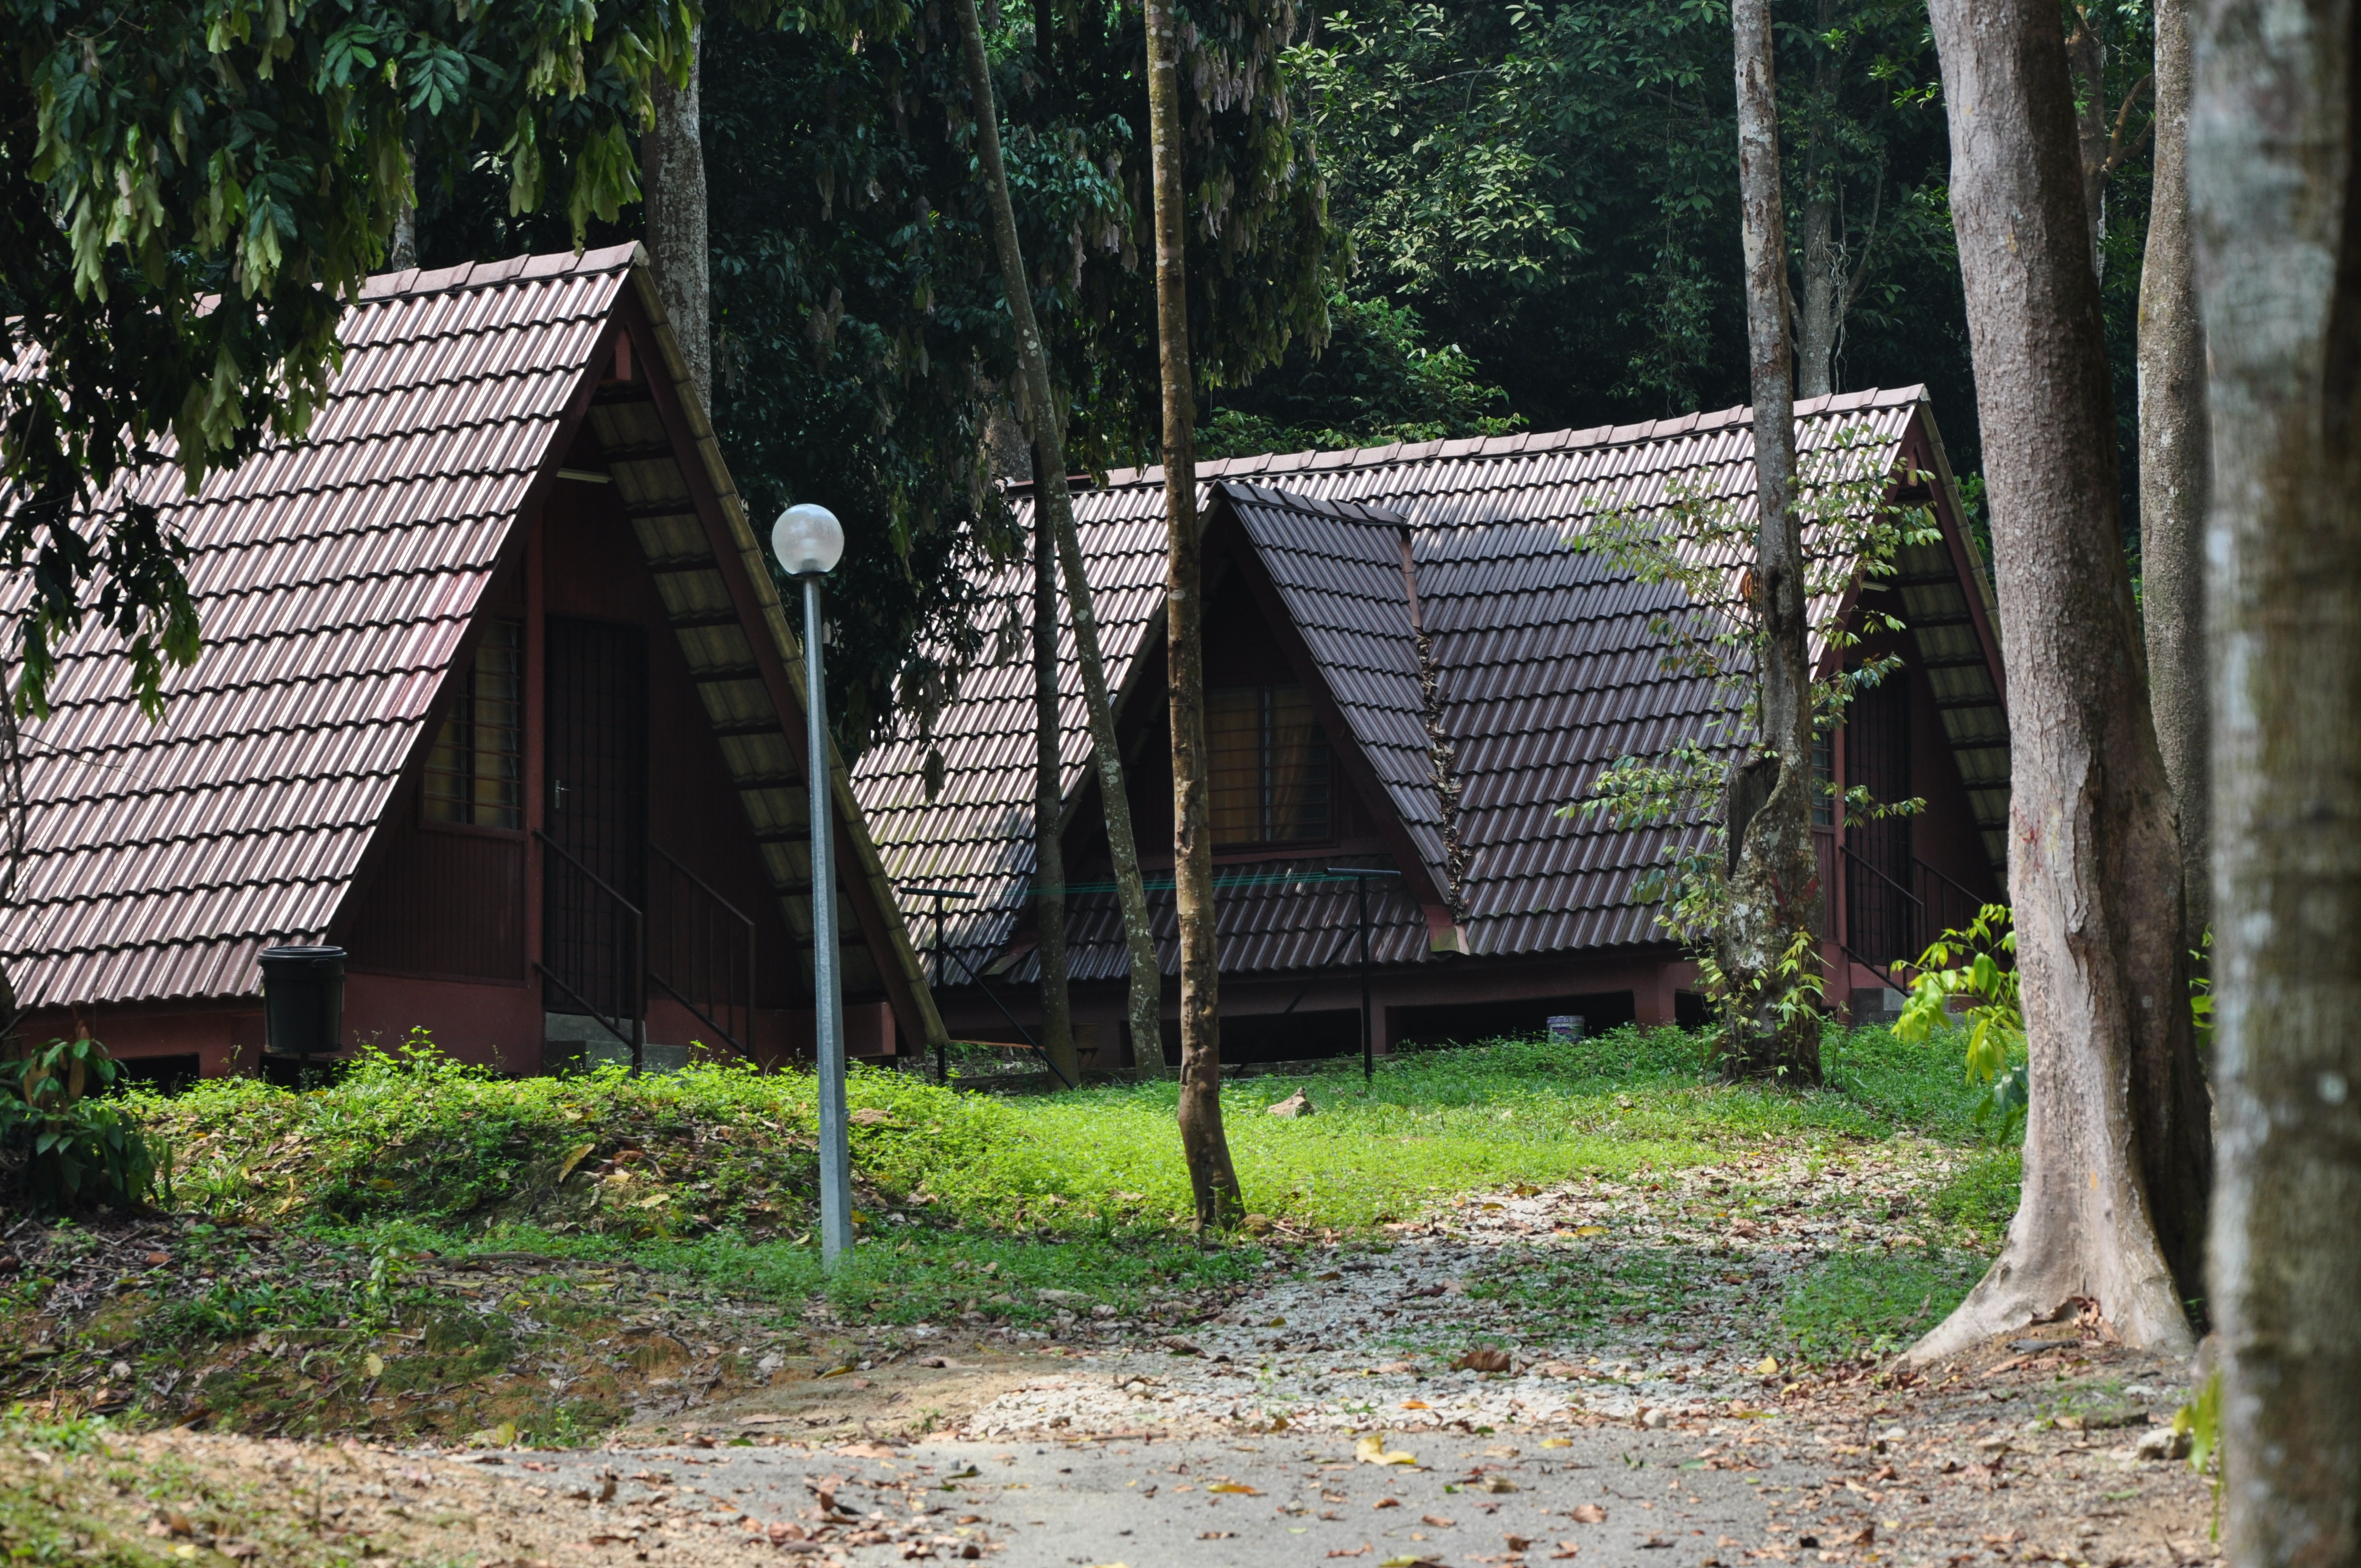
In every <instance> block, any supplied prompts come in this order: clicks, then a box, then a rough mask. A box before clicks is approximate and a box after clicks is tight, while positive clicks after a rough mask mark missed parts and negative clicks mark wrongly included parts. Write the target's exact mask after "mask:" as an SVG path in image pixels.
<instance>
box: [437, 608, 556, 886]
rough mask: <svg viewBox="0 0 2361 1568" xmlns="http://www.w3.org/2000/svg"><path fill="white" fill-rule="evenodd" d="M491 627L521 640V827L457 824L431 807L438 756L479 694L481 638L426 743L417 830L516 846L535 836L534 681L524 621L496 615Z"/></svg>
mask: <svg viewBox="0 0 2361 1568" xmlns="http://www.w3.org/2000/svg"><path fill="white" fill-rule="evenodd" d="M492 627H508V628H512V629H513V630H514V632H515V638H516V641H515V642H514V644H513V647H514V652H515V654H516V663H517V667H516V724H515V726H514V729H515V733H516V751H514V752H513V753H512V754H513V755H514V756H515V758H516V763H517V773H516V806H515V808H514V809H515V812H516V826H515V827H513V828H510V827H504V826H501V825H500V824H498V823H492V822H479V821H475V820H472V819H471V820H468V821H464V822H458V821H453V820H451V819H449V818H447V817H435V816H434V815H432V812H431V807H432V805H433V803H434V799H435V798H436V797H434V795H430V794H429V793H428V783H429V781H430V780H431V779H433V778H434V777H435V776H436V775H437V773H438V770H437V769H436V768H435V767H434V753H435V751H437V750H438V749H439V748H440V747H441V745H442V743H443V737H444V734H445V731H447V730H448V729H450V728H451V727H452V726H453V725H455V724H457V723H458V722H459V708H460V705H461V704H464V703H469V702H473V701H474V700H476V698H477V696H478V693H477V692H476V690H475V682H476V677H477V673H478V670H479V669H480V668H481V665H482V660H483V654H484V641H483V640H482V639H480V638H479V639H478V641H477V643H476V647H475V651H474V652H472V653H470V654H469V656H468V659H467V669H466V670H465V672H463V673H462V674H461V677H460V679H461V685H460V686H459V689H458V690H457V692H456V694H455V697H454V702H453V706H452V707H451V709H450V710H449V711H447V712H446V713H445V714H444V716H443V717H442V718H441V719H440V720H439V721H438V722H437V723H436V725H435V729H434V734H433V736H432V737H431V738H430V739H429V740H428V741H427V743H426V756H425V759H424V761H423V763H422V765H421V767H420V769H419V775H418V799H417V809H416V822H417V826H418V827H419V828H421V829H422V830H423V831H426V832H431V833H456V834H461V835H464V836H467V837H472V838H487V839H501V840H503V841H509V842H514V841H517V840H521V839H524V838H526V837H527V836H528V835H529V834H530V833H531V832H532V822H531V820H530V818H529V817H528V815H527V812H526V806H527V803H528V797H529V796H530V795H531V794H532V792H531V790H530V789H528V788H527V784H528V780H527V777H526V774H527V771H528V768H527V763H528V759H527V757H526V755H525V753H526V750H527V741H526V736H527V733H528V732H529V730H530V729H531V728H532V727H531V724H530V722H529V716H528V709H529V708H530V707H531V704H532V694H531V692H530V691H529V690H528V685H529V683H528V682H527V680H526V672H525V647H526V641H527V640H526V637H525V628H524V621H523V619H522V617H518V616H508V615H501V616H494V617H491V618H489V621H488V624H487V626H486V630H488V631H489V630H490V629H491V628H492ZM467 722H468V723H469V725H470V726H471V727H474V726H475V725H476V724H477V721H476V720H475V719H472V718H470V719H469V720H468V721H467ZM466 750H467V754H468V755H469V756H470V757H471V758H472V757H474V756H476V755H478V754H480V748H478V747H475V746H472V745H470V746H468V747H467V748H466ZM443 776H446V777H450V776H456V775H453V774H448V773H445V774H444V775H443ZM467 776H468V777H469V778H470V780H471V781H472V779H473V778H474V776H475V775H474V774H472V773H470V774H468V775H467ZM468 806H469V808H470V811H471V812H473V811H475V810H478V809H480V803H478V802H475V801H472V800H471V801H469V802H468Z"/></svg>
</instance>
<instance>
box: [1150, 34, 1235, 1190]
mask: <svg viewBox="0 0 2361 1568" xmlns="http://www.w3.org/2000/svg"><path fill="white" fill-rule="evenodd" d="M1179 55H1180V40H1179V39H1178V38H1176V37H1175V36H1174V28H1173V15H1172V0H1148V147H1149V151H1150V154H1151V158H1150V163H1151V169H1152V181H1153V184H1154V190H1155V198H1156V339H1157V348H1158V362H1159V367H1160V368H1161V370H1162V375H1163V392H1164V451H1163V457H1164V518H1165V566H1164V606H1165V611H1164V613H1165V643H1166V653H1165V658H1166V664H1167V669H1168V671H1169V674H1170V679H1169V681H1168V684H1167V690H1168V691H1169V693H1170V697H1171V704H1172V884H1173V901H1174V903H1175V904H1176V905H1178V912H1179V915H1180V1149H1181V1153H1182V1154H1183V1156H1185V1157H1187V1159H1188V1161H1189V1186H1190V1189H1191V1191H1192V1192H1193V1193H1194V1194H1195V1197H1196V1201H1197V1223H1198V1224H1199V1225H1200V1226H1201V1227H1203V1226H1213V1227H1225V1226H1227V1225H1229V1224H1231V1223H1233V1222H1235V1220H1236V1219H1237V1218H1238V1216H1239V1214H1240V1213H1241V1212H1242V1211H1243V1210H1244V1208H1245V1204H1244V1202H1243V1201H1242V1200H1241V1198H1240V1194H1239V1191H1238V1177H1237V1172H1236V1171H1235V1169H1234V1168H1232V1167H1231V1165H1230V1145H1229V1139H1228V1138H1227V1137H1226V1136H1225V1135H1224V1133H1223V1130H1222V1019H1221V1012H1220V1005H1221V995H1220V975H1219V972H1218V970H1217V967H1216V965H1217V960H1218V958H1219V953H1218V949H1217V946H1216V944H1217V942H1218V940H1219V934H1218V933H1217V932H1216V931H1215V929H1214V923H1213V917H1214V911H1213V832H1212V813H1211V811H1210V809H1209V807H1210V806H1211V802H1210V801H1209V800H1208V799H1207V798H1206V796H1207V792H1208V789H1209V785H1210V774H1211V769H1210V768H1209V767H1208V765H1207V763H1208V761H1209V759H1208V757H1207V755H1206V745H1205V664H1204V636H1203V623H1202V609H1203V606H1202V603H1201V600H1200V594H1201V591H1202V569H1201V561H1200V554H1201V549H1200V541H1199V540H1198V537H1197V464H1196V458H1195V453H1194V447H1193V445H1192V441H1193V435H1192V433H1193V431H1194V430H1195V428H1196V423H1197V410H1196V398H1195V395H1194V391H1195V389H1194V384H1193V381H1192V379H1191V372H1190V367H1189V293H1188V271H1187V266H1186V258H1187V251H1186V234H1185V229H1184V225H1185V222H1186V219H1187V213H1188V209H1187V206H1186V204H1185V203H1184V202H1183V199H1182V196H1181V191H1180V159H1181V139H1180V138H1181V131H1180V77H1179Z"/></svg>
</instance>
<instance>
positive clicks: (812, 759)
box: [771, 502, 852, 1270]
mask: <svg viewBox="0 0 2361 1568" xmlns="http://www.w3.org/2000/svg"><path fill="white" fill-rule="evenodd" d="M771 550H772V552H773V554H775V555H777V556H778V558H779V565H780V567H781V568H782V569H784V570H785V572H786V574H787V576H790V577H793V578H795V579H796V581H797V582H798V583H801V584H802V585H803V590H804V719H805V729H804V771H805V773H807V775H808V777H809V779H810V782H811V811H810V816H811V829H810V840H811V883H812V888H811V909H812V1018H813V1025H814V1029H813V1033H814V1035H815V1036H816V1041H815V1044H816V1046H817V1053H816V1054H817V1055H818V1058H819V1255H820V1264H821V1266H823V1267H825V1268H828V1269H831V1270H832V1269H834V1268H835V1267H836V1266H837V1265H838V1264H839V1263H840V1262H841V1261H842V1260H843V1257H844V1255H845V1254H846V1253H847V1252H849V1251H850V1250H851V1247H852V1149H851V1143H850V1142H849V1140H848V1138H847V1135H846V1132H845V1120H846V1118H845V1108H844V982H843V977H842V976H841V975H840V974H839V973H838V971H837V951H836V874H835V872H836V866H835V861H834V857H833V856H832V855H831V854H830V852H829V839H830V837H831V835H830V833H829V828H830V827H831V826H832V825H833V821H834V817H835V815H836V813H835V809H834V802H833V801H832V799H831V798H830V796H831V791H830V789H829V744H828V672H827V667H826V664H825V663H824V661H823V658H822V654H821V648H820V639H821V635H822V632H823V628H822V626H821V624H820V613H819V588H820V579H821V578H822V577H824V576H827V575H828V574H829V571H830V570H832V569H833V568H834V567H835V565H836V564H837V562H838V561H839V560H840V559H841V558H842V556H843V554H844V527H843V525H842V524H841V523H840V522H838V521H836V514H835V513H833V512H831V511H829V510H828V509H827V508H826V507H818V506H813V505H811V504H810V503H808V502H807V503H805V504H803V505H800V506H791V507H789V508H788V509H787V510H785V511H783V512H781V513H780V514H779V520H778V521H776V522H774V523H773V524H772V525H771Z"/></svg>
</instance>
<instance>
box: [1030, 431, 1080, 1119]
mask: <svg viewBox="0 0 2361 1568" xmlns="http://www.w3.org/2000/svg"><path fill="white" fill-rule="evenodd" d="M1048 466H1049V455H1048V454H1047V453H1046V452H1043V451H1042V450H1041V449H1040V448H1039V447H1038V446H1037V447H1035V448H1034V452H1033V471H1034V472H1035V473H1036V474H1038V473H1041V472H1042V471H1044V470H1045V469H1046V468H1047V467H1048ZM1033 722H1034V727H1035V728H1034V751H1033V754H1034V763H1033V919H1034V927H1035V929H1036V930H1038V932H1039V933H1040V945H1039V946H1038V948H1035V949H1034V952H1035V956H1036V958H1037V959H1038V960H1039V962H1040V965H1041V1050H1042V1053H1043V1054H1044V1055H1046V1056H1047V1057H1048V1058H1049V1060H1050V1062H1051V1064H1052V1065H1054V1066H1055V1067H1056V1068H1057V1069H1058V1071H1059V1072H1060V1074H1062V1075H1064V1078H1065V1080H1066V1081H1067V1082H1068V1083H1080V1082H1081V1081H1082V1078H1081V1075H1080V1071H1079V1068H1080V1063H1078V1062H1077V1061H1076V1059H1075V1055H1074V1025H1073V1010H1072V1007H1071V1004H1070V1002H1069V999H1068V995H1067V988H1066V851H1065V846H1064V844H1063V843H1062V842H1061V840H1060V833H1059V828H1060V825H1061V823H1062V819H1063V817H1064V816H1065V807H1066V791H1065V761H1064V754H1063V752H1062V751H1061V749H1060V722H1059V704H1058V544H1057V538H1056V531H1055V530H1054V529H1052V528H1051V527H1050V526H1049V520H1048V519H1047V517H1045V516H1044V515H1043V514H1042V512H1041V510H1040V509H1038V508H1037V509H1035V512H1034V517H1033Z"/></svg>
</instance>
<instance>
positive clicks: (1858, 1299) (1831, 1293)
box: [1779, 1248, 1988, 1361]
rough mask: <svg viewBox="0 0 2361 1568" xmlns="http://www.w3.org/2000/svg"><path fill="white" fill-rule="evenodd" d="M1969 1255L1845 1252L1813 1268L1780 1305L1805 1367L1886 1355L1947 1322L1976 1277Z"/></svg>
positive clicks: (1980, 1264) (1979, 1267) (1979, 1263)
mask: <svg viewBox="0 0 2361 1568" xmlns="http://www.w3.org/2000/svg"><path fill="white" fill-rule="evenodd" d="M1987 1266H1988V1264H1987V1260H1986V1259H1984V1258H1983V1257H1982V1256H1979V1255H1976V1254H1974V1253H1946V1252H1932V1251H1927V1252H1922V1251H1919V1250H1917V1249H1915V1248H1905V1249H1897V1250H1896V1251H1894V1252H1889V1253H1844V1254H1839V1255H1837V1256H1834V1257H1831V1258H1829V1259H1828V1260H1827V1261H1826V1262H1824V1263H1821V1264H1819V1265H1818V1266H1816V1267H1815V1268H1813V1269H1812V1271H1811V1272H1810V1273H1809V1274H1807V1275H1806V1276H1805V1277H1803V1278H1802V1279H1801V1280H1799V1281H1798V1282H1797V1283H1796V1284H1795V1286H1794V1287H1793V1288H1791V1289H1790V1290H1789V1291H1788V1293H1787V1296H1786V1298H1785V1299H1784V1300H1783V1301H1781V1302H1780V1304H1779V1323H1780V1326H1781V1327H1782V1328H1784V1329H1785V1330H1786V1332H1787V1333H1788V1334H1789V1336H1790V1337H1791V1339H1792V1340H1793V1342H1794V1343H1795V1348H1796V1353H1797V1354H1798V1356H1799V1358H1800V1359H1802V1360H1805V1361H1836V1360H1850V1359H1851V1358H1854V1357H1856V1356H1862V1355H1872V1356H1882V1355H1889V1354H1893V1353H1894V1351H1896V1350H1899V1349H1900V1348H1902V1347H1903V1346H1904V1345H1905V1344H1907V1343H1909V1342H1910V1338H1911V1336H1912V1334H1913V1333H1914V1332H1923V1331H1924V1330H1925V1329H1927V1327H1929V1326H1930V1325H1932V1324H1935V1323H1939V1322H1941V1321H1943V1320H1944V1319H1945V1318H1946V1317H1948V1316H1949V1315H1950V1311H1951V1309H1952V1308H1954V1307H1956V1306H1958V1305H1959V1304H1960V1302H1961V1301H1962V1300H1964V1299H1966V1298H1967V1294H1968V1292H1969V1291H1970V1290H1972V1289H1974V1288H1975V1284H1976V1281H1977V1280H1979V1279H1981V1278H1982V1277H1983V1275H1984V1270H1985V1268H1986V1267H1987Z"/></svg>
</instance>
